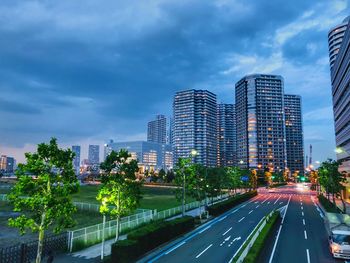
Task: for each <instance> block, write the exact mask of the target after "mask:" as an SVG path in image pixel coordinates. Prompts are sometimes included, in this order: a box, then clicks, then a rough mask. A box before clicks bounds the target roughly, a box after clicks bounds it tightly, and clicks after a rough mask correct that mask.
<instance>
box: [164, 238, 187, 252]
mask: <svg viewBox="0 0 350 263" xmlns="http://www.w3.org/2000/svg"><path fill="white" fill-rule="evenodd" d="M185 243H186V242H185V241H183V242H181V243H180V244H178V245H177V246H175V247H173V248H172V249H170V250H169V251H167V252H166V253H165V255H168V254H169V253H170V252H172V251H174V250H175V249H177V248H178V247H181V246H182V245H183V244H185Z"/></svg>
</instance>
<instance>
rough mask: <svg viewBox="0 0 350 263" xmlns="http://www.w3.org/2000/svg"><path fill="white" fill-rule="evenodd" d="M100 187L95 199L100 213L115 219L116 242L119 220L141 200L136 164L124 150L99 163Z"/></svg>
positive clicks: (140, 184)
mask: <svg viewBox="0 0 350 263" xmlns="http://www.w3.org/2000/svg"><path fill="white" fill-rule="evenodd" d="M100 167H101V169H102V171H103V173H102V187H101V189H100V190H99V192H98V194H97V197H96V199H97V200H98V201H100V202H101V206H100V212H101V213H102V214H110V215H111V216H113V217H116V218H117V230H116V240H118V237H119V219H120V217H121V216H122V215H125V214H127V213H130V212H132V211H134V210H135V209H136V208H137V207H138V206H139V202H140V199H141V186H142V181H138V180H137V179H136V173H137V171H138V164H137V161H136V160H133V159H131V155H130V154H129V153H128V152H127V151H126V150H123V149H122V150H120V151H119V152H115V151H112V152H111V153H110V154H109V155H108V156H107V158H106V160H105V161H104V162H103V163H101V166H100Z"/></svg>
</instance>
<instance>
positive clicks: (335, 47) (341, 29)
mask: <svg viewBox="0 0 350 263" xmlns="http://www.w3.org/2000/svg"><path fill="white" fill-rule="evenodd" d="M349 20H350V16H348V17H347V18H345V19H344V20H343V22H342V23H341V24H339V25H337V26H335V27H333V28H332V29H331V30H330V31H329V32H328V47H329V64H330V67H331V69H332V68H333V66H334V63H335V60H336V58H337V55H338V53H339V50H340V47H341V45H342V41H343V38H344V35H345V31H346V29H347V27H348V23H349Z"/></svg>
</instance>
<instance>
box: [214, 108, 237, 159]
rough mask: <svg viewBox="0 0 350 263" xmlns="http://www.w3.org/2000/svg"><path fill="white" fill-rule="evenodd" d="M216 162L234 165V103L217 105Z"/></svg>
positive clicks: (235, 149)
mask: <svg viewBox="0 0 350 263" xmlns="http://www.w3.org/2000/svg"><path fill="white" fill-rule="evenodd" d="M217 140H218V151H217V160H218V161H217V164H218V166H235V165H236V163H237V162H236V151H237V148H236V114H235V105H234V104H224V103H221V104H218V105H217Z"/></svg>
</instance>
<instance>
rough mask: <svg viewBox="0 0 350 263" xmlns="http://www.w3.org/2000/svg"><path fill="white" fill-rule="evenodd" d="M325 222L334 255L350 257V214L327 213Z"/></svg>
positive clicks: (344, 257)
mask: <svg viewBox="0 0 350 263" xmlns="http://www.w3.org/2000/svg"><path fill="white" fill-rule="evenodd" d="M325 224H326V228H327V231H328V235H329V236H328V242H329V249H330V252H331V253H332V254H333V257H335V258H342V259H350V216H349V215H347V214H338V213H326V216H325Z"/></svg>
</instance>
